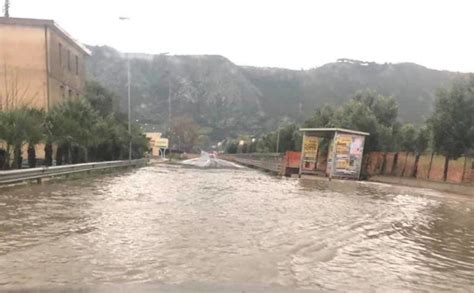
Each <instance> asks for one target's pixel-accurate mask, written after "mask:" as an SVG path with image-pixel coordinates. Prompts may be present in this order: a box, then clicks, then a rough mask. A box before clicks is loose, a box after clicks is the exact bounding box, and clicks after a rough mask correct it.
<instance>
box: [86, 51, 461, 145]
mask: <svg viewBox="0 0 474 293" xmlns="http://www.w3.org/2000/svg"><path fill="white" fill-rule="evenodd" d="M89 48H90V49H91V51H92V56H91V57H90V58H89V60H88V64H87V67H88V68H87V69H88V74H89V78H91V79H95V80H97V81H99V82H100V83H102V84H103V85H104V86H106V87H107V88H109V89H111V90H113V91H115V92H116V93H117V94H119V95H120V96H121V97H122V99H121V101H120V105H121V107H122V108H123V109H126V108H125V107H126V93H127V92H126V85H127V82H126V80H127V79H126V77H127V74H126V72H127V71H126V68H127V67H126V58H125V56H124V55H123V54H122V53H120V52H118V51H116V50H115V49H113V48H110V47H106V46H103V47H98V46H96V47H89ZM130 59H131V74H132V98H133V102H132V109H133V116H134V118H135V119H137V120H139V121H140V122H142V123H147V125H154V126H155V127H156V128H157V129H158V130H164V129H167V125H168V120H169V99H170V100H171V117H172V118H173V117H178V116H188V117H191V118H193V119H194V121H196V122H197V123H198V124H199V125H200V126H201V127H206V128H207V129H209V131H210V137H211V138H212V139H221V138H223V137H228V136H234V135H237V134H241V133H243V132H247V133H252V134H256V133H261V132H263V131H268V130H272V129H275V128H276V127H277V126H278V124H279V123H281V121H283V120H289V121H297V122H301V121H303V120H304V119H306V118H307V117H308V116H309V115H311V113H312V112H313V111H314V109H315V108H316V107H319V106H322V105H324V104H332V105H337V104H341V103H343V102H344V101H347V100H348V99H350V98H351V96H352V95H353V94H354V92H356V91H357V90H360V89H366V88H370V89H374V90H377V91H378V92H379V93H380V94H383V95H392V96H394V97H395V98H396V100H397V101H398V103H399V107H400V117H401V119H403V120H404V121H410V122H414V123H420V122H423V120H424V117H426V116H427V115H428V114H429V113H430V112H431V111H432V107H433V101H434V97H435V92H436V89H437V88H439V87H443V86H446V85H448V84H450V83H451V82H452V81H453V79H455V78H456V77H457V76H458V75H460V74H459V73H453V72H448V71H438V70H432V69H428V68H426V67H423V66H420V65H417V64H413V63H399V64H377V63H373V62H362V61H356V60H348V59H340V60H338V61H337V62H334V63H329V64H326V65H324V66H321V67H318V68H314V69H310V70H300V71H298V70H288V69H280V68H259V67H249V66H238V65H235V64H234V63H232V62H231V61H229V60H228V59H226V58H225V57H222V56H217V55H199V56H190V55H186V56H179V55H178V56H165V55H148V54H131V55H130Z"/></svg>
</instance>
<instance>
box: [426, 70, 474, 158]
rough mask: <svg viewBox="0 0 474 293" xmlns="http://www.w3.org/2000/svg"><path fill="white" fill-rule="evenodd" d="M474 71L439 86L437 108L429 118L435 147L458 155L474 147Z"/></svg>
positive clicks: (454, 155)
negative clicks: (446, 87)
mask: <svg viewBox="0 0 474 293" xmlns="http://www.w3.org/2000/svg"><path fill="white" fill-rule="evenodd" d="M473 113H474V75H471V76H470V79H469V80H466V81H460V82H457V83H455V84H454V85H453V86H452V87H451V88H450V89H447V90H446V89H444V90H439V91H438V93H437V99H436V104H435V111H434V113H433V115H432V116H431V118H429V120H428V125H429V126H430V128H431V130H432V133H433V147H434V150H435V151H437V152H440V153H441V154H443V155H445V156H446V157H447V158H448V159H456V158H458V157H460V156H461V155H463V154H465V153H466V152H468V151H470V150H472V148H473V147H474V114H473Z"/></svg>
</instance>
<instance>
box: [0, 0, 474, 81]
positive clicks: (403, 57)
mask: <svg viewBox="0 0 474 293" xmlns="http://www.w3.org/2000/svg"><path fill="white" fill-rule="evenodd" d="M2 2H3V1H2ZM473 12H474V1H472V0H465V1H461V0H446V1H436V0H431V1H423V0H418V1H416V0H409V1H402V0H394V1H383V0H374V1H370V0H357V1H355V0H347V1H342V0H336V1H335V0H326V1H317V0H308V1H303V0H287V1H278V0H235V1H234V0H167V1H160V0H148V1H145V0H133V1H130V0H129V1H126V0H41V1H38V0H11V10H10V15H11V16H12V17H32V18H48V19H54V20H56V21H57V22H58V23H59V25H60V26H61V27H63V28H64V29H65V30H66V31H68V32H69V33H70V34H71V35H73V36H74V37H75V38H76V39H78V40H79V41H81V42H83V43H86V44H92V45H110V46H112V47H115V48H117V49H119V50H121V51H130V52H144V53H163V52H169V53H170V54H219V55H224V56H225V57H227V58H229V59H230V60H231V61H233V62H234V63H236V64H240V65H255V66H271V67H285V68H292V69H301V68H304V69H307V68H312V67H316V66H321V65H323V64H325V63H328V62H333V61H335V60H336V59H338V58H352V59H359V60H364V61H376V62H380V63H383V62H392V63H396V62H416V63H419V64H422V65H425V66H427V67H430V68H435V69H446V70H453V71H463V72H474V37H473V35H474V14H473ZM119 16H127V17H130V21H128V22H126V23H125V22H124V21H119V20H118V17H119Z"/></svg>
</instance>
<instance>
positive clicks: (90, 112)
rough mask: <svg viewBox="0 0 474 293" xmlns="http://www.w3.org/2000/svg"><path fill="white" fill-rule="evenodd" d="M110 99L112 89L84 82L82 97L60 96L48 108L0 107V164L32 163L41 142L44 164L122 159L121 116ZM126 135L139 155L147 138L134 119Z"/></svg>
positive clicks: (123, 117) (124, 124) (124, 125)
mask: <svg viewBox="0 0 474 293" xmlns="http://www.w3.org/2000/svg"><path fill="white" fill-rule="evenodd" d="M116 101H117V98H116V96H115V95H114V94H113V93H111V92H109V91H108V90H106V89H105V88H103V87H102V86H100V85H99V84H98V83H96V82H88V83H87V86H86V94H85V96H84V97H80V98H69V99H66V100H64V102H62V103H60V104H58V105H55V106H54V107H53V109H51V110H50V111H48V112H46V111H44V110H38V109H34V108H31V107H27V106H22V107H15V108H11V109H6V110H4V111H0V143H1V144H0V169H17V168H21V167H22V165H23V161H24V160H25V159H26V160H27V161H28V166H29V167H35V166H36V165H37V159H36V149H37V146H42V147H44V153H45V158H44V162H42V163H43V164H44V165H46V166H51V165H53V162H55V163H56V165H62V164H76V163H83V162H94V161H109V160H120V159H126V158H128V144H129V140H130V135H129V133H128V124H127V116H126V115H124V114H122V113H120V112H119V111H118V107H117V104H116ZM131 140H132V157H133V158H141V157H143V155H144V153H145V152H146V151H147V150H148V140H147V139H146V137H145V135H144V134H143V132H142V131H141V129H140V127H139V126H137V125H135V124H132V134H131ZM35 146H36V148H35ZM25 147H27V158H24V157H23V150H24V148H25ZM53 156H54V157H53Z"/></svg>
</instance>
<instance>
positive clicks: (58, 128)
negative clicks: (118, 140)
mask: <svg viewBox="0 0 474 293" xmlns="http://www.w3.org/2000/svg"><path fill="white" fill-rule="evenodd" d="M98 122H99V116H98V114H97V112H96V111H95V110H94V109H93V108H92V106H91V104H90V103H89V102H88V101H87V100H85V99H83V98H77V99H68V100H66V101H64V102H63V103H61V104H59V105H57V106H56V107H55V108H53V110H52V111H51V112H50V115H49V124H50V125H51V133H52V137H54V141H55V142H56V143H57V144H58V151H57V156H56V161H57V163H58V162H59V164H61V163H62V161H63V159H64V160H65V161H66V163H71V162H72V163H78V162H79V161H80V154H81V151H82V152H83V157H84V161H86V162H87V161H88V147H89V146H91V145H94V143H95V141H94V140H95V139H96V137H95V136H94V132H93V129H94V127H95V126H96V125H97V123H98Z"/></svg>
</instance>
